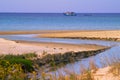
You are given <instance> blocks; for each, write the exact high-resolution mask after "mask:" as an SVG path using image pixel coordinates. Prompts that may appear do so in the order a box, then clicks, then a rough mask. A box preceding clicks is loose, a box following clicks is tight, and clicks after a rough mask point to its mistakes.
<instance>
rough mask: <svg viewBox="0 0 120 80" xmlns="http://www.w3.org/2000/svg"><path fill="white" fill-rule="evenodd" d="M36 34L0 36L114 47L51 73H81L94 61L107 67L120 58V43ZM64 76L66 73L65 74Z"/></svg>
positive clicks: (12, 38) (2, 36)
mask: <svg viewBox="0 0 120 80" xmlns="http://www.w3.org/2000/svg"><path fill="white" fill-rule="evenodd" d="M33 36H35V35H34V34H32V35H0V38H5V39H10V40H26V41H37V42H56V43H70V44H97V45H103V46H113V47H112V48H110V49H108V50H106V51H104V52H101V53H100V54H98V55H96V56H92V57H89V58H85V59H82V60H80V61H76V62H74V63H69V64H67V65H65V66H63V67H61V68H59V69H58V70H57V71H53V72H51V73H56V74H57V73H58V72H59V71H62V72H63V71H64V69H67V70H70V71H71V70H72V71H74V72H75V73H77V74H79V73H80V67H81V64H82V65H84V66H86V67H88V66H89V62H90V61H91V60H92V61H94V62H95V64H96V65H97V66H98V67H104V66H107V64H106V65H104V64H105V61H106V60H107V59H111V58H113V57H115V58H120V42H114V41H102V40H82V39H58V38H34V37H33ZM63 74H64V72H63Z"/></svg>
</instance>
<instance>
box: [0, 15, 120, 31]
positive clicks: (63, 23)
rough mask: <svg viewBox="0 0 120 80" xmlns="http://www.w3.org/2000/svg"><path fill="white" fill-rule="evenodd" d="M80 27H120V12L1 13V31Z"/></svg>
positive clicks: (74, 28)
mask: <svg viewBox="0 0 120 80" xmlns="http://www.w3.org/2000/svg"><path fill="white" fill-rule="evenodd" d="M78 29H79V30H112V29H120V14H77V16H64V15H63V14H59V13H0V31H5V30H78Z"/></svg>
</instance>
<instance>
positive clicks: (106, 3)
mask: <svg viewBox="0 0 120 80" xmlns="http://www.w3.org/2000/svg"><path fill="white" fill-rule="evenodd" d="M66 11H73V12H77V13H120V0H0V12H25V13H27V12H28V13H29V12H33V13H63V12H66Z"/></svg>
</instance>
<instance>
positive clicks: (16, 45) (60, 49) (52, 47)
mask: <svg viewBox="0 0 120 80" xmlns="http://www.w3.org/2000/svg"><path fill="white" fill-rule="evenodd" d="M104 48H107V47H106V46H100V45H94V44H93V45H92V44H91V45H90V44H81V45H73V44H61V43H42V42H41V43H37V42H27V41H16V42H15V41H10V40H5V39H1V38H0V51H1V54H23V53H33V52H35V53H37V54H38V55H42V53H43V52H47V53H48V54H56V53H65V52H70V51H74V52H78V51H91V50H99V49H104Z"/></svg>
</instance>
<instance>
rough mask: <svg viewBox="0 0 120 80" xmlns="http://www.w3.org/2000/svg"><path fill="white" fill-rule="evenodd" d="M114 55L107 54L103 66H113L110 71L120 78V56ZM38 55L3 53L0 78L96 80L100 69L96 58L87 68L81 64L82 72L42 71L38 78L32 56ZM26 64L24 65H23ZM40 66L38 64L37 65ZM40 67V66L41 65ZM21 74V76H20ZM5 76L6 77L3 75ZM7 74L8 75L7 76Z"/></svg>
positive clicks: (0, 59)
mask: <svg viewBox="0 0 120 80" xmlns="http://www.w3.org/2000/svg"><path fill="white" fill-rule="evenodd" d="M111 56H112V57H111V58H110V57H107V56H105V57H104V58H103V59H104V63H101V64H102V65H103V67H106V66H107V65H109V66H111V69H110V73H113V75H114V76H117V77H119V78H120V58H118V57H115V55H111ZM35 57H37V55H36V54H35V53H30V54H24V55H1V56H0V80H7V78H8V75H13V76H12V77H11V79H9V80H29V79H32V80H94V73H95V72H96V71H97V70H98V67H97V65H96V64H95V62H94V60H93V59H91V60H90V61H89V67H88V68H86V67H85V66H84V64H81V65H80V71H81V73H80V74H76V73H75V72H74V71H73V72H71V71H69V70H64V72H65V73H66V75H64V74H63V73H61V72H58V74H49V73H46V72H44V71H42V72H41V77H40V78H37V77H36V75H37V72H35V71H34V67H33V66H35V64H34V63H33V62H34V61H32V60H33V59H32V58H35ZM50 64H51V66H53V67H56V64H55V63H54V62H51V63H50ZM23 66H24V67H23ZM37 66H38V65H37ZM39 67H40V66H39ZM25 72H31V74H32V75H33V77H31V78H29V79H28V78H27V74H26V73H25ZM18 75H19V76H18ZM3 76H4V77H3ZM6 76H7V77H6Z"/></svg>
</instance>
